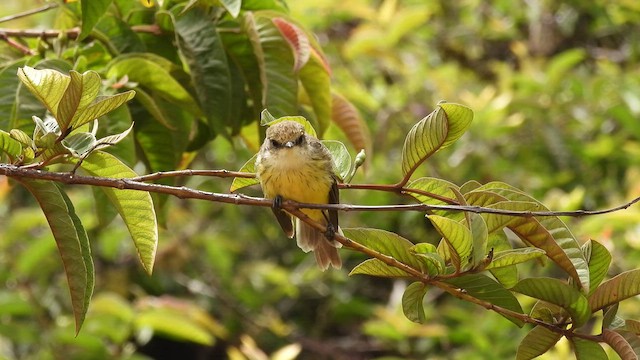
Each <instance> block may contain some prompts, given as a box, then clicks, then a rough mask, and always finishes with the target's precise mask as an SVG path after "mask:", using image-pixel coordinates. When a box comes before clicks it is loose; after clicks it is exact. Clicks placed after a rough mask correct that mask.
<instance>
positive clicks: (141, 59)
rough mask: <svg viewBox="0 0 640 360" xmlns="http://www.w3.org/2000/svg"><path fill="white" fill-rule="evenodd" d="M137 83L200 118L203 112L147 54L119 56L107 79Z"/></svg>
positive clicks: (177, 83)
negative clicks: (124, 78) (112, 78)
mask: <svg viewBox="0 0 640 360" xmlns="http://www.w3.org/2000/svg"><path fill="white" fill-rule="evenodd" d="M125 75H126V76H128V77H129V80H130V81H132V82H136V83H138V84H140V85H142V86H144V87H145V88H147V89H149V90H151V91H153V92H154V94H157V95H159V96H160V97H162V98H163V99H165V100H167V101H168V102H170V103H173V104H175V105H178V106H180V107H181V108H184V109H186V110H188V111H190V112H191V113H192V114H194V115H195V116H200V115H201V114H202V111H201V110H200V107H199V106H198V103H197V102H196V101H195V100H194V99H193V97H192V96H191V94H189V92H188V91H187V90H186V89H185V88H184V87H183V86H182V85H181V84H180V83H179V82H178V81H177V80H176V79H175V78H174V77H173V76H171V73H170V72H169V70H168V69H166V68H165V67H164V66H162V64H161V63H159V62H157V61H155V60H153V59H152V58H150V57H148V56H146V55H145V54H128V55H126V56H119V57H118V58H116V59H115V60H114V61H112V62H111V63H110V64H109V66H108V71H107V77H114V78H118V79H119V78H122V77H123V76H125Z"/></svg>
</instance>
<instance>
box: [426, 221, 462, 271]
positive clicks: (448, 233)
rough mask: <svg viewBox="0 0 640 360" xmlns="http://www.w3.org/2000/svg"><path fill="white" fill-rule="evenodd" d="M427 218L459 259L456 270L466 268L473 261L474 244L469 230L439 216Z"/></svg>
mask: <svg viewBox="0 0 640 360" xmlns="http://www.w3.org/2000/svg"><path fill="white" fill-rule="evenodd" d="M427 218H428V219H429V221H431V223H432V224H433V226H434V227H435V228H436V230H437V231H438V233H440V235H442V238H443V239H444V240H445V242H446V243H447V244H448V245H449V249H450V250H452V251H454V252H455V255H456V257H457V259H459V260H458V261H457V262H458V263H457V264H456V263H455V262H454V265H455V266H456V268H457V269H462V268H464V266H465V265H466V264H468V263H469V260H470V259H471V250H472V244H473V237H472V235H471V231H470V230H469V228H467V227H466V226H464V225H463V224H461V223H459V222H457V221H454V220H451V219H449V218H446V217H442V216H438V215H427ZM456 257H454V258H456Z"/></svg>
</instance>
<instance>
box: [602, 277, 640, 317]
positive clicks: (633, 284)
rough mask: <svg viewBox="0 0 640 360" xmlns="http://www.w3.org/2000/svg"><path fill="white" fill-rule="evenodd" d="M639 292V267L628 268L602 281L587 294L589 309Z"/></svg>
mask: <svg viewBox="0 0 640 360" xmlns="http://www.w3.org/2000/svg"><path fill="white" fill-rule="evenodd" d="M639 294H640V269H634V270H629V271H626V272H623V273H622V274H619V275H617V276H615V277H613V278H612V279H609V280H607V281H605V282H603V283H602V285H600V286H599V287H598V288H597V289H596V290H594V291H593V293H592V294H591V296H589V305H590V306H591V311H593V312H595V311H598V310H600V309H602V308H604V307H606V306H609V305H613V304H615V303H618V302H620V301H622V300H625V299H628V298H630V297H632V296H636V295H639Z"/></svg>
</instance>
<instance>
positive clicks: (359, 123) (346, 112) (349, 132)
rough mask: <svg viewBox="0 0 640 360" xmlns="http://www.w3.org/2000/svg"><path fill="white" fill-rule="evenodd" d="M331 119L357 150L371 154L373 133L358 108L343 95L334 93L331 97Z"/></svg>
mask: <svg viewBox="0 0 640 360" xmlns="http://www.w3.org/2000/svg"><path fill="white" fill-rule="evenodd" d="M331 120H333V123H334V124H336V125H338V127H339V128H340V130H342V132H343V133H344V134H345V135H346V136H347V139H349V142H350V143H351V144H352V145H353V147H354V148H355V149H357V150H364V151H365V152H366V153H367V154H371V149H372V147H373V146H372V144H371V133H370V132H369V127H368V126H367V124H366V123H365V121H364V119H363V118H362V116H361V115H360V112H359V111H358V109H356V107H355V106H353V104H352V103H351V102H349V101H348V100H347V99H345V98H344V97H343V96H342V95H339V94H337V93H333V94H332V97H331Z"/></svg>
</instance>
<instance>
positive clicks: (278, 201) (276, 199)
mask: <svg viewBox="0 0 640 360" xmlns="http://www.w3.org/2000/svg"><path fill="white" fill-rule="evenodd" d="M272 206H273V209H274V210H280V208H281V207H282V196H281V195H276V197H274V198H273V205H272Z"/></svg>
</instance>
